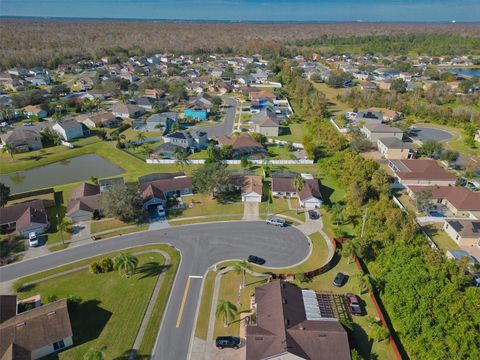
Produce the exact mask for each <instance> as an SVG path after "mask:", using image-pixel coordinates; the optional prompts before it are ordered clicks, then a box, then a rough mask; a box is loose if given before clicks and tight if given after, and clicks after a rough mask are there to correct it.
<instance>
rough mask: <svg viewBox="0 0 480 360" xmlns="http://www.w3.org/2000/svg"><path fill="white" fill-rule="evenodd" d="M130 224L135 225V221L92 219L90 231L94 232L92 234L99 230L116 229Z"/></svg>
mask: <svg viewBox="0 0 480 360" xmlns="http://www.w3.org/2000/svg"><path fill="white" fill-rule="evenodd" d="M130 225H135V223H133V222H130V223H126V222H123V221H121V220H118V219H105V220H98V221H92V223H91V226H90V231H91V232H92V234H95V233H98V232H102V231H107V230H114V229H118V228H121V227H124V226H130Z"/></svg>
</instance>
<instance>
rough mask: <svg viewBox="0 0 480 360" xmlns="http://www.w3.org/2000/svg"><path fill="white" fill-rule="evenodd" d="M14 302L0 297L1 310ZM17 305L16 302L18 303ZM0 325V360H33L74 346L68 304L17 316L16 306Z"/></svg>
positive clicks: (65, 301) (48, 305)
mask: <svg viewBox="0 0 480 360" xmlns="http://www.w3.org/2000/svg"><path fill="white" fill-rule="evenodd" d="M4 301H8V302H9V303H11V299H6V298H4V297H3V296H2V297H0V307H3V305H4ZM15 305H16V301H15ZM9 310H10V313H9V314H7V315H8V316H6V318H5V319H4V320H2V322H1V323H0V359H2V360H32V359H39V358H42V357H44V356H47V355H49V354H52V353H55V352H58V351H61V350H63V349H65V348H67V347H69V346H72V345H73V338H72V336H73V332H72V326H71V324H70V316H69V314H68V307H67V300H66V299H63V300H58V301H55V302H53V303H50V304H47V305H43V306H40V307H37V308H35V309H32V310H29V311H25V312H22V313H20V314H17V306H15V307H14V308H13V307H11V306H9Z"/></svg>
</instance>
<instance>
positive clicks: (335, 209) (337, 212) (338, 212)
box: [332, 203, 345, 226]
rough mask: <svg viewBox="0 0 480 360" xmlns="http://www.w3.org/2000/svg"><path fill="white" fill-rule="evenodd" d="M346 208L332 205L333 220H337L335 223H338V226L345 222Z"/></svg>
mask: <svg viewBox="0 0 480 360" xmlns="http://www.w3.org/2000/svg"><path fill="white" fill-rule="evenodd" d="M344 208H345V207H344V206H343V205H342V204H340V203H335V204H333V205H332V215H333V218H334V219H335V222H336V223H337V226H338V225H339V223H342V222H343V219H344V218H343V211H344Z"/></svg>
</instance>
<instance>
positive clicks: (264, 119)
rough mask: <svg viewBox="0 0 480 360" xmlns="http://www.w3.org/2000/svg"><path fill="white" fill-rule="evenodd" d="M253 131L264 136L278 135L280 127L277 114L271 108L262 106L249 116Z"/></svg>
mask: <svg viewBox="0 0 480 360" xmlns="http://www.w3.org/2000/svg"><path fill="white" fill-rule="evenodd" d="M251 121H252V122H253V129H252V130H253V131H254V132H256V133H259V134H262V135H265V136H278V132H279V129H280V125H279V120H278V118H277V114H275V111H273V110H272V109H271V108H263V109H262V110H260V111H259V112H258V113H256V114H254V115H253V116H252V118H251Z"/></svg>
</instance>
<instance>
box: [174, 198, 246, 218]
mask: <svg viewBox="0 0 480 360" xmlns="http://www.w3.org/2000/svg"><path fill="white" fill-rule="evenodd" d="M183 201H184V203H185V207H186V208H185V209H184V210H179V211H177V212H173V211H172V212H169V213H168V219H169V220H170V219H177V218H185V217H195V216H209V215H239V214H241V215H243V203H242V202H241V201H240V197H239V196H238V197H233V198H232V199H231V201H228V202H225V203H222V202H220V201H218V199H212V197H211V196H210V195H206V194H199V193H197V194H193V195H191V196H184V197H183Z"/></svg>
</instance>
